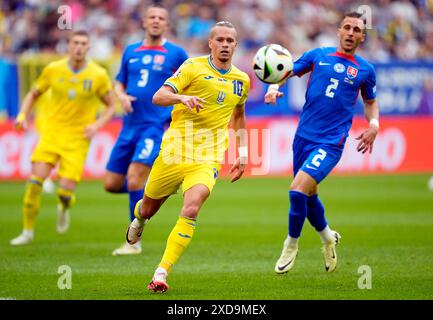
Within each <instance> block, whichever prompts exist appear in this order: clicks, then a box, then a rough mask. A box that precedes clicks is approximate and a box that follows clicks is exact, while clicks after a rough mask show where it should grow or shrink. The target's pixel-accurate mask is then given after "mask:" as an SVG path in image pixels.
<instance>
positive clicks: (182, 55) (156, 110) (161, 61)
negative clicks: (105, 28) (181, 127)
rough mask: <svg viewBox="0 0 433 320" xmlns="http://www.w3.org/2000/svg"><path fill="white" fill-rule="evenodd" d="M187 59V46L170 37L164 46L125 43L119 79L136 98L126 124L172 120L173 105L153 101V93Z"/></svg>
mask: <svg viewBox="0 0 433 320" xmlns="http://www.w3.org/2000/svg"><path fill="white" fill-rule="evenodd" d="M186 59H188V55H187V53H186V52H185V50H184V49H182V48H181V47H179V46H177V45H175V44H173V43H171V42H168V41H165V43H164V44H163V45H162V46H145V45H143V43H142V42H137V43H134V44H131V45H129V46H128V47H126V49H125V51H124V53H123V56H122V62H121V66H120V70H119V73H118V74H117V76H116V80H117V81H119V82H121V83H123V85H124V86H125V88H126V93H127V94H129V95H131V96H134V97H136V98H137V99H136V100H135V101H133V102H132V108H133V109H134V111H133V112H131V113H129V114H127V115H125V116H124V117H123V125H124V128H125V127H126V128H128V127H131V126H137V125H138V126H140V125H149V124H150V125H156V126H164V124H166V123H167V122H169V121H170V117H171V111H172V109H173V108H172V107H161V106H157V105H154V104H152V97H153V95H154V94H155V92H156V91H157V90H158V89H159V88H160V87H161V86H162V85H163V84H164V82H165V80H167V78H169V77H171V76H172V74H173V73H174V72H175V71H176V70H177V69H178V68H179V67H180V65H181V64H182V63H183V62H184V61H185V60H186Z"/></svg>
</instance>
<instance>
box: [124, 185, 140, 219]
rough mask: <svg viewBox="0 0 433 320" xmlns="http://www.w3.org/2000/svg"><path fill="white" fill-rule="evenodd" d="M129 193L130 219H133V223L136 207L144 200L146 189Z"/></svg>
mask: <svg viewBox="0 0 433 320" xmlns="http://www.w3.org/2000/svg"><path fill="white" fill-rule="evenodd" d="M128 193H129V218H130V219H131V222H132V220H134V219H135V216H134V209H135V205H136V203H137V202H138V201H139V200H141V199H143V193H144V189H140V190H135V191H128Z"/></svg>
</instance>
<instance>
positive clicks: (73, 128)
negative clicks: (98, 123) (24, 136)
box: [35, 58, 112, 135]
mask: <svg viewBox="0 0 433 320" xmlns="http://www.w3.org/2000/svg"><path fill="white" fill-rule="evenodd" d="M35 87H36V89H37V90H38V91H39V92H45V91H47V90H48V89H51V90H50V96H49V99H47V104H48V105H47V106H45V108H44V112H46V115H45V121H44V126H43V131H45V130H50V131H59V132H67V133H68V134H74V133H76V134H79V135H82V134H83V132H84V128H85V127H86V126H87V125H88V124H91V123H93V122H95V120H96V112H97V110H98V108H99V106H100V105H101V103H102V102H101V100H100V98H102V97H103V96H104V95H106V94H107V92H108V91H109V90H111V87H112V85H111V81H110V78H109V76H108V74H107V72H106V71H105V69H104V68H102V67H100V66H99V65H97V64H96V63H95V62H93V61H87V64H86V66H85V67H84V68H83V69H81V70H79V71H77V72H74V71H73V70H72V69H71V68H70V67H69V64H68V59H67V58H65V59H61V60H58V61H54V62H51V63H50V64H49V65H47V66H46V67H45V68H44V69H43V70H42V73H41V75H40V76H39V78H38V79H37V80H36V82H35Z"/></svg>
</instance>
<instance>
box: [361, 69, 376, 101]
mask: <svg viewBox="0 0 433 320" xmlns="http://www.w3.org/2000/svg"><path fill="white" fill-rule="evenodd" d="M370 68H371V69H370V74H369V76H368V77H367V79H365V81H364V83H363V85H362V86H361V95H362V98H363V99H364V100H374V99H376V71H375V69H374V67H373V66H370Z"/></svg>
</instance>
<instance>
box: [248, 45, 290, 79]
mask: <svg viewBox="0 0 433 320" xmlns="http://www.w3.org/2000/svg"><path fill="white" fill-rule="evenodd" d="M253 69H254V73H255V74H256V76H257V77H258V78H259V79H260V80H261V81H263V82H265V83H279V82H282V81H283V80H284V79H286V78H287V77H288V76H289V74H290V71H292V69H293V59H292V55H291V54H290V52H289V50H287V49H286V48H284V47H282V46H280V45H279V44H268V45H266V46H263V47H261V48H260V49H259V50H257V53H256V55H255V56H254V60H253Z"/></svg>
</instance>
